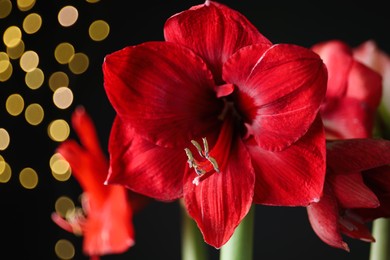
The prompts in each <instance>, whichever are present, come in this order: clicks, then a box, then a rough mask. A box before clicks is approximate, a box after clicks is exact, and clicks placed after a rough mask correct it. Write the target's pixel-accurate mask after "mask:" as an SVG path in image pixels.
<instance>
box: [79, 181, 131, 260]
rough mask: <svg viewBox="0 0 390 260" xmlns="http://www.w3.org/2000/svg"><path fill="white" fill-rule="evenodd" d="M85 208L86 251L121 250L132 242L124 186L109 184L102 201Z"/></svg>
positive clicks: (96, 252)
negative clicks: (104, 199)
mask: <svg viewBox="0 0 390 260" xmlns="http://www.w3.org/2000/svg"><path fill="white" fill-rule="evenodd" d="M93 206H94V205H93V204H91V210H90V211H89V212H88V216H87V222H86V223H85V229H84V234H83V235H84V241H83V243H84V245H83V251H84V252H85V253H86V254H88V255H105V254H116V253H123V252H124V251H126V250H127V249H128V248H129V247H130V246H132V245H133V244H134V230H133V224H132V212H131V209H130V205H129V204H128V203H127V193H126V189H125V188H124V187H121V186H110V193H109V194H108V196H107V197H106V203H105V204H104V205H103V206H102V207H99V208H94V207H93Z"/></svg>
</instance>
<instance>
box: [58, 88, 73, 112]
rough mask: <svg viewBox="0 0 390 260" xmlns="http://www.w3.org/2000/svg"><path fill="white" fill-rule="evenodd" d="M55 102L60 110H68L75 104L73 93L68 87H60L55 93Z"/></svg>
mask: <svg viewBox="0 0 390 260" xmlns="http://www.w3.org/2000/svg"><path fill="white" fill-rule="evenodd" d="M53 102H54V104H55V105H56V107H58V108H59V109H66V108H68V107H69V106H70V105H71V104H72V102H73V92H72V90H71V89H70V88H68V87H60V88H58V89H56V90H55V91H54V94H53Z"/></svg>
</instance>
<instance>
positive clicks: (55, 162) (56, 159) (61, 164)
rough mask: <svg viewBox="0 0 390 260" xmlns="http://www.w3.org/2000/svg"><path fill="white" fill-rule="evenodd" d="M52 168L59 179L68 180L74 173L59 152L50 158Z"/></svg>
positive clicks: (53, 173) (52, 171) (55, 176)
mask: <svg viewBox="0 0 390 260" xmlns="http://www.w3.org/2000/svg"><path fill="white" fill-rule="evenodd" d="M50 169H51V173H52V175H53V177H54V178H55V179H56V180H58V181H67V180H68V179H69V178H70V176H71V175H72V170H71V167H70V164H69V163H68V161H66V160H65V159H64V158H63V157H62V156H61V154H59V153H55V154H53V155H52V157H51V158H50Z"/></svg>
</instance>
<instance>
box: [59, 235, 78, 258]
mask: <svg viewBox="0 0 390 260" xmlns="http://www.w3.org/2000/svg"><path fill="white" fill-rule="evenodd" d="M54 251H55V252H56V254H57V256H58V258H60V259H64V260H68V259H73V257H74V254H75V249H74V246H73V244H72V243H71V242H70V241H69V240H66V239H60V240H58V241H57V243H56V245H55V247H54Z"/></svg>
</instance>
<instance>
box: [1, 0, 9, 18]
mask: <svg viewBox="0 0 390 260" xmlns="http://www.w3.org/2000/svg"><path fill="white" fill-rule="evenodd" d="M11 11H12V2H11V1H10V0H0V19H2V18H5V17H7V16H8V15H9V14H10V13H11Z"/></svg>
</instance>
